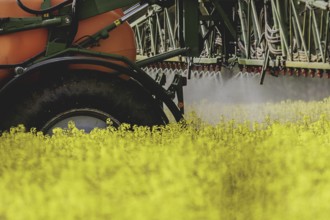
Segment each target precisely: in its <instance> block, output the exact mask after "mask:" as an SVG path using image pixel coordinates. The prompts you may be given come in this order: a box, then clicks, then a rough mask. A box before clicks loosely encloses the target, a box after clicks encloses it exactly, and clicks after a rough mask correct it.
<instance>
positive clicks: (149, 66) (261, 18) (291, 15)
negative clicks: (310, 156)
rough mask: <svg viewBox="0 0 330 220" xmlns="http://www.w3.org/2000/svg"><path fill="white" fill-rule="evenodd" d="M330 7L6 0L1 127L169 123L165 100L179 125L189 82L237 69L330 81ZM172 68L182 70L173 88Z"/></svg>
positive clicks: (240, 0)
mask: <svg viewBox="0 0 330 220" xmlns="http://www.w3.org/2000/svg"><path fill="white" fill-rule="evenodd" d="M121 9H122V10H121ZM329 9H330V3H328V2H327V1H323V0H318V1H315V0H281V1H280V0H235V1H233V0H167V1H166V0H150V1H142V2H140V1H137V0H121V1H115V0H111V1H110V0H66V1H63V0H29V1H24V2H22V1H20V0H17V1H15V0H2V1H0V17H2V18H1V19H0V45H1V51H0V64H1V65H0V68H1V72H0V86H1V89H0V103H1V107H0V130H5V129H8V128H9V127H10V126H12V125H16V124H19V123H24V124H25V125H26V126H27V127H36V128H37V129H39V130H42V131H44V132H46V133H48V132H49V131H50V130H51V129H52V128H54V127H56V126H59V127H64V125H65V124H67V122H68V121H69V120H74V121H75V122H76V125H77V126H78V127H81V128H84V129H86V130H89V129H91V128H93V127H98V126H101V127H102V126H103V127H104V126H106V124H105V122H104V120H105V119H106V118H110V119H112V122H113V123H114V124H115V125H119V124H120V123H123V122H125V123H130V124H137V125H155V124H166V123H167V122H168V119H167V117H166V115H165V114H164V112H163V109H162V104H163V103H165V104H166V106H167V107H168V108H169V110H170V112H171V113H172V114H173V116H174V118H175V119H176V120H177V121H178V120H180V119H182V117H183V116H182V115H183V106H184V103H183V89H182V87H183V86H184V85H185V84H186V78H190V77H194V76H199V75H200V74H201V73H202V74H205V73H206V74H209V75H212V76H214V77H217V75H218V73H219V72H220V69H221V68H222V67H232V66H234V65H238V66H239V67H241V68H245V69H247V70H248V71H249V72H258V73H259V75H260V83H261V84H262V83H263V82H264V78H265V75H266V73H270V74H271V75H274V76H277V75H278V74H279V73H282V74H288V75H292V74H295V75H304V76H307V75H310V76H312V77H314V76H319V77H322V76H323V75H325V74H326V75H327V76H329V73H328V70H330V64H329V52H328V48H329V45H328V42H329V36H328V32H329V16H330V14H329V13H330V12H329ZM126 21H129V23H130V26H129V25H128V24H127V23H126ZM136 53H137V55H138V56H137V59H138V60H137V61H136V60H135V59H136ZM135 61H136V62H135ZM164 67H166V69H176V71H175V77H174V79H173V81H172V82H171V84H170V86H169V87H168V88H167V90H165V89H164V88H163V85H164V83H165V81H166V75H165V74H164V72H163V71H162V70H163V69H164ZM155 69H156V71H154V70H155ZM146 72H149V73H150V72H153V73H155V74H154V75H153V76H154V77H155V78H154V79H152V78H151V77H150V76H149V75H148V74H147V73H146ZM175 97H177V101H178V103H177V105H175V104H174V102H173V101H172V100H173V99H174V98H175ZM100 124H101V125H100Z"/></svg>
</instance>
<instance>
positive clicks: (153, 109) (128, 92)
mask: <svg viewBox="0 0 330 220" xmlns="http://www.w3.org/2000/svg"><path fill="white" fill-rule="evenodd" d="M47 78H48V79H47V80H43V81H42V82H39V83H38V84H36V85H38V86H34V87H35V88H33V90H31V85H29V86H25V88H24V89H19V90H15V91H12V92H11V94H10V95H8V96H7V97H6V98H5V100H4V101H2V104H1V106H5V108H3V110H2V112H1V114H0V130H2V131H5V130H8V129H9V128H10V127H12V126H17V125H19V124H24V125H25V127H26V128H27V129H30V128H33V127H34V128H36V129H37V130H39V131H43V132H44V133H46V134H51V132H52V129H53V128H55V127H57V126H58V127H62V128H65V127H66V125H67V122H68V121H70V120H73V121H75V124H76V126H77V127H78V128H79V129H85V131H86V132H89V131H90V130H91V129H93V128H94V127H101V128H103V127H105V126H107V124H106V123H105V121H106V120H107V118H109V119H110V120H111V121H112V122H113V125H114V126H119V125H120V124H121V123H128V124H131V125H139V126H153V125H165V124H166V123H168V119H167V117H166V115H165V114H164V112H163V110H162V108H161V106H160V105H159V103H158V102H157V101H156V100H155V99H154V98H153V97H152V95H151V94H150V93H149V92H148V91H146V90H145V89H144V88H143V87H142V86H141V85H140V84H138V83H137V82H136V81H134V80H124V79H121V78H119V77H117V76H115V75H111V74H105V73H100V72H96V71H90V70H89V71H82V70H80V71H72V70H71V71H70V72H68V73H67V74H62V75H61V77H59V76H58V75H57V76H54V74H52V75H50V77H47ZM76 120H77V122H76Z"/></svg>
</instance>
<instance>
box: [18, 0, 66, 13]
mask: <svg viewBox="0 0 330 220" xmlns="http://www.w3.org/2000/svg"><path fill="white" fill-rule="evenodd" d="M16 2H17V5H18V6H19V7H20V8H21V9H22V10H24V11H26V12H28V13H30V14H35V15H42V14H47V13H50V12H52V11H55V10H58V9H60V8H62V7H64V6H65V5H68V4H70V3H71V2H72V0H66V1H64V2H62V3H60V4H57V5H55V6H52V7H50V8H47V9H44V10H34V9H31V8H28V7H27V6H26V5H24V4H23V3H22V1H21V0H16Z"/></svg>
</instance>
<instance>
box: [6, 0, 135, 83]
mask: <svg viewBox="0 0 330 220" xmlns="http://www.w3.org/2000/svg"><path fill="white" fill-rule="evenodd" d="M42 2H43V0H25V1H23V3H24V4H25V5H26V6H27V7H29V8H32V9H35V10H39V9H40V6H41V3H42ZM61 2H63V0H53V1H52V5H56V4H59V3H61ZM121 15H122V11H121V10H115V11H111V12H107V13H104V14H101V15H98V16H95V17H92V18H89V19H86V20H83V21H80V22H79V27H78V32H77V34H76V37H75V40H77V39H79V38H81V37H83V36H86V35H92V34H94V33H95V32H97V31H99V30H101V29H102V28H104V27H105V26H107V25H109V24H110V23H111V22H113V21H115V20H117V19H118V18H120V17H121ZM32 16H34V15H31V14H29V13H27V12H25V11H23V10H22V9H21V8H20V7H19V6H18V5H17V3H16V0H0V17H3V18H5V17H32ZM46 43H47V30H46V29H37V30H29V31H22V32H18V33H12V34H8V35H2V36H0V46H1V50H0V64H2V65H3V64H17V63H21V62H23V61H25V60H27V59H29V58H31V57H33V56H35V55H37V54H38V53H40V52H42V51H43V50H44V49H45V47H46ZM91 50H94V51H99V52H106V53H114V54H119V55H123V56H126V57H128V58H129V59H130V60H132V61H134V60H135V58H136V47H135V40H134V33H133V31H132V29H131V27H130V26H129V24H127V23H124V24H122V25H120V26H119V27H117V28H116V29H115V30H113V31H111V33H110V37H109V38H107V39H105V40H101V41H100V45H99V46H97V47H93V48H91ZM7 76H8V70H0V80H1V79H2V78H5V77H7Z"/></svg>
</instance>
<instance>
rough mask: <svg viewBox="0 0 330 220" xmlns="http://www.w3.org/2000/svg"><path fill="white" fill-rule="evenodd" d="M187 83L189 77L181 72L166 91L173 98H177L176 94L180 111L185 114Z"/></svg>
mask: <svg viewBox="0 0 330 220" xmlns="http://www.w3.org/2000/svg"><path fill="white" fill-rule="evenodd" d="M186 85H187V78H186V77H183V76H182V75H180V74H175V76H174V79H173V81H172V83H171V85H170V87H169V88H168V89H167V91H166V93H167V94H168V95H169V97H170V98H171V99H174V98H175V95H176V96H177V99H178V108H179V109H180V112H181V113H182V114H184V100H183V86H186Z"/></svg>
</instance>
